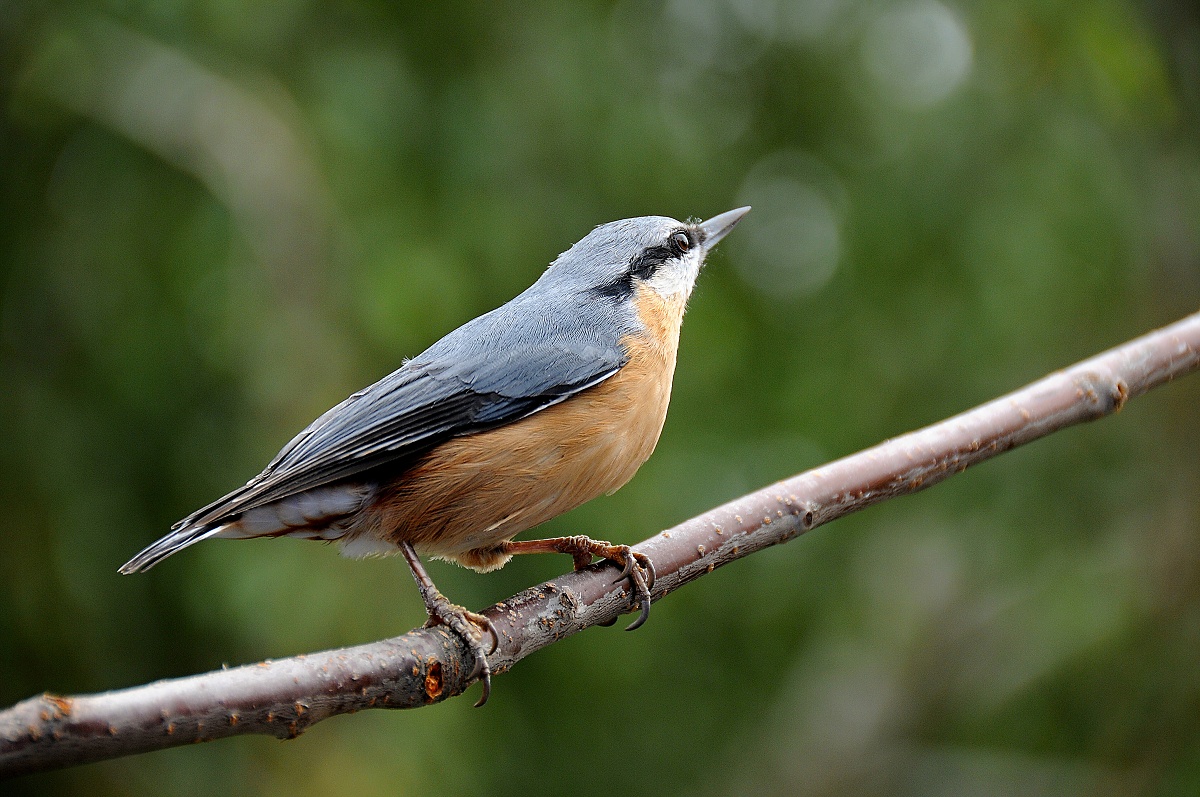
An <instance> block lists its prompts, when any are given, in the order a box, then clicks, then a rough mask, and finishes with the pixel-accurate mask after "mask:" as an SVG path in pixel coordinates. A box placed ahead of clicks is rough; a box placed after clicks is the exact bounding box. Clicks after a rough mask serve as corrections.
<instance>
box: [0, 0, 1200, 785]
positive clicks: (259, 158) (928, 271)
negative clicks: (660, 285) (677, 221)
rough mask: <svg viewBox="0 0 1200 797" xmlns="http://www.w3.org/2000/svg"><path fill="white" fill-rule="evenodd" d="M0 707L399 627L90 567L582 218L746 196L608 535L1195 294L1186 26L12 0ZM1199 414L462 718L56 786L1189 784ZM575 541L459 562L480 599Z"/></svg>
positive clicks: (338, 610) (755, 8)
mask: <svg viewBox="0 0 1200 797" xmlns="http://www.w3.org/2000/svg"><path fill="white" fill-rule="evenodd" d="M0 103H2V104H0V219H2V220H3V223H2V224H0V292H2V293H0V417H2V418H3V422H2V423H0V498H2V499H3V504H4V507H5V511H4V512H3V514H2V516H0V525H2V529H0V551H2V554H0V556H2V559H0V561H2V562H3V578H2V579H0V703H3V704H9V703H12V702H15V701H17V700H20V699H23V698H25V697H28V696H30V695H31V694H34V693H37V692H39V691H42V690H44V689H51V690H55V691H65V692H87V691H96V690H104V689H109V688H116V687H122V686H128V685H133V684H137V683H142V682H146V681H149V680H153V679H157V678H161V677H167V676H176V675H184V674H188V673H192V672H198V671H203V670H208V669H211V668H214V667H218V666H220V665H221V664H222V663H242V662H248V661H254V660H257V659H259V658H262V657H268V656H282V655H289V654H293V653H300V652H304V651H311V650H317V649H322V648H326V647H333V646H339V645H344V644H351V643H358V642H363V641H368V640H372V639H376V638H380V637H384V636H389V635H393V634H395V633H398V632H400V631H403V630H406V629H407V628H409V627H411V626H413V625H416V624H417V623H419V622H420V621H421V620H422V615H421V610H420V602H419V600H418V599H417V596H416V593H415V591H414V590H413V588H412V585H411V583H410V579H409V577H408V575H407V573H406V572H405V570H404V566H403V564H402V563H401V562H400V561H398V560H385V561H371V562H365V563H356V562H348V561H345V560H342V559H341V558H339V557H338V556H336V555H335V554H334V552H333V551H331V550H328V549H325V548H324V547H322V546H318V545H313V544H302V543H298V542H293V541H288V542H261V543H260V542H256V543H237V544H234V543H225V542H218V543H208V544H205V545H202V546H198V547H197V548H194V549H192V550H190V551H188V552H187V553H186V554H185V555H182V556H179V557H178V558H175V559H172V560H170V561H169V562H167V563H165V564H164V565H162V566H160V567H158V568H157V569H155V570H154V571H153V572H151V573H150V574H148V575H144V576H138V577H128V578H126V577H119V576H118V575H117V573H116V567H117V566H118V565H119V564H120V563H122V562H123V561H125V560H126V559H127V558H128V557H129V556H130V555H131V554H132V553H134V552H135V551H137V550H138V549H139V548H140V547H141V546H142V545H144V544H146V543H148V542H149V541H151V540H152V539H154V538H156V537H157V536H159V535H160V534H161V533H163V532H164V530H165V529H166V528H167V527H168V525H169V524H170V523H171V522H173V521H174V520H176V519H177V518H179V517H180V516H182V515H184V514H186V513H187V512H189V511H191V510H192V509H194V508H195V507H197V506H198V505H200V504H203V503H206V502H208V501H209V500H211V499H213V498H214V497H216V496H218V495H220V494H222V493H223V492H225V491H226V490H228V489H230V488H232V487H234V486H236V485H238V484H240V483H241V482H242V481H244V480H245V479H247V478H248V477H249V476H251V475H253V474H254V473H256V472H257V471H258V470H259V468H260V467H261V466H262V465H263V464H265V462H266V461H267V459H268V458H269V457H270V456H271V455H272V454H273V453H274V452H275V451H276V450H277V448H278V447H279V446H280V445H282V444H283V443H284V442H285V441H286V440H287V439H288V438H289V437H290V436H291V435H292V434H293V433H294V432H295V431H297V430H298V429H299V428H300V427H302V426H303V425H304V424H306V423H307V422H308V421H309V420H311V419H312V418H313V417H315V416H316V415H317V414H319V413H320V412H321V411H323V410H324V409H325V408H326V407H328V406H330V405H332V404H333V403H334V402H336V401H338V400H339V399H341V398H342V397H344V396H345V395H346V394H348V393H349V392H351V391H353V390H355V389H357V388H359V387H361V386H363V385H365V384H367V383H369V382H371V381H373V380H375V379H377V378H379V377H380V376H382V375H383V374H385V373H387V372H388V371H390V370H392V369H393V368H395V367H396V366H397V365H398V364H399V362H400V360H401V358H403V357H405V356H411V355H414V354H416V353H417V352H419V351H420V350H421V349H422V348H424V347H425V346H426V345H428V344H429V343H431V342H432V341H434V340H435V339H436V338H437V337H439V336H440V335H441V334H444V333H445V332H446V331H448V330H450V329H451V328H453V327H454V326H456V325H458V324H460V323H462V322H463V321H466V320H467V319H469V318H471V317H473V316H475V315H477V314H479V313H481V312H483V311H485V310H488V309H490V308H492V307H494V306H496V305H498V304H500V303H501V302H503V301H505V300H507V299H508V298H509V297H511V296H512V295H514V294H516V293H517V292H518V291H520V290H521V289H522V288H523V287H524V286H526V285H527V284H528V283H530V282H531V281H532V280H533V279H534V278H535V277H536V276H537V274H538V273H539V272H540V270H541V269H542V268H543V267H544V265H545V264H546V263H547V262H549V261H550V260H551V259H552V258H553V257H554V256H555V255H556V254H557V253H558V252H560V251H562V250H563V249H565V248H566V247H567V246H568V245H569V244H570V243H572V242H573V241H575V240H577V239H578V238H580V237H581V236H582V235H583V234H584V233H585V232H586V231H587V230H588V229H590V228H591V227H592V226H593V225H595V224H598V223H600V222H603V221H607V220H610V219H614V218H622V217H626V216H634V215H642V214H668V215H673V216H676V217H680V218H682V217H687V216H693V215H694V216H701V217H707V216H711V215H713V214H715V213H718V212H720V211H724V210H727V209H729V208H731V207H735V206H737V205H741V204H751V205H753V206H754V208H755V209H754V212H753V213H752V214H751V215H750V216H749V217H748V218H747V219H746V221H745V222H744V223H743V225H742V226H741V227H739V229H738V231H737V232H736V234H734V235H732V236H731V237H730V238H729V239H728V241H727V243H725V244H723V245H722V247H721V251H720V252H719V253H718V254H717V255H716V256H715V257H714V258H713V259H712V260H711V261H710V266H709V267H708V268H707V269H706V271H705V273H704V274H703V275H702V279H701V281H700V284H699V287H698V289H697V292H696V294H695V296H694V299H693V302H692V307H691V309H690V312H689V316H688V320H687V323H686V324H685V326H684V335H683V343H682V350H681V356H680V363H679V370H678V374H677V379H676V387H675V397H674V401H673V405H672V409H671V415H670V417H669V419H668V423H667V428H666V431H665V433H664V435H663V439H662V442H661V444H660V446H659V450H658V452H657V454H656V455H655V456H654V457H653V458H652V460H651V461H650V463H648V464H647V465H646V466H645V468H643V470H642V472H641V473H640V474H639V476H638V477H637V479H635V480H634V482H633V483H631V484H630V485H629V486H628V487H626V488H625V489H624V490H622V491H621V492H620V493H618V494H617V495H615V496H613V497H610V498H605V499H602V500H598V501H595V502H593V503H592V504H590V505H588V506H585V507H583V508H581V509H579V510H577V511H576V512H574V513H572V514H570V515H568V516H565V517H563V518H560V519H558V520H556V521H554V522H553V523H551V524H548V525H547V526H546V527H545V529H544V530H545V531H546V532H547V533H571V532H587V533H591V534H594V535H596V536H602V537H611V538H615V539H619V540H625V541H634V540H637V539H641V538H643V537H646V536H649V535H650V534H652V533H654V532H655V531H656V530H658V529H660V528H664V527H666V526H669V525H671V524H673V523H675V522H678V521H680V520H682V519H685V518H687V517H689V516H691V515H692V514H694V513H697V512H699V511H702V510H704V509H707V508H709V507H710V506H713V505H715V504H717V503H718V502H721V501H723V500H725V499H728V498H732V497H734V496H736V495H739V494H741V493H743V492H744V491H746V490H748V489H751V488H754V487H757V486H760V485H763V484H765V483H767V482H769V481H771V480H774V479H777V478H780V477H783V476H786V475H790V474H792V473H795V472H798V471H800V470H802V469H804V468H807V467H810V466H813V465H816V464H819V463H820V462H822V461H824V460H826V459H829V458H832V457H836V456H840V455H842V454H846V453H849V452H851V451H854V450H857V449H858V448H861V447H864V446H867V445H870V444H872V443H875V442H877V441H879V440H881V439H883V438H886V437H889V436H893V435H896V434H898V433H901V432H903V431H906V430H908V429H910V428H914V427H917V426H921V425H924V424H926V423H929V422H932V421H935V420H938V419H940V418H942V417H944V416H946V415H949V414H951V413H953V412H956V411H958V410H961V409H965V408H967V407H969V406H972V405H974V404H976V403H978V402H981V401H983V400H986V399H989V398H992V397H993V396H995V395H998V394H1000V393H1002V392H1004V391H1006V390H1008V389H1012V388H1014V387H1016V386H1019V385H1020V384H1023V383H1025V382H1027V381H1029V380H1031V379H1034V378H1036V377H1038V376H1041V375H1042V374H1043V373H1045V372H1047V371H1050V370H1053V369H1054V368H1056V367H1059V366H1062V365H1066V364H1068V363H1070V362H1072V361H1074V360H1076V359H1079V358H1081V357H1084V356H1087V355H1090V354H1092V353H1094V352H1096V351H1099V350H1101V349H1103V348H1106V347H1108V346H1110V345H1113V344H1116V343H1119V342H1121V341H1122V340H1124V339H1127V338H1130V337H1133V336H1134V335H1136V334H1138V333H1141V332H1143V331H1145V330H1147V329H1149V328H1152V327H1154V326H1158V325H1161V324H1163V323H1167V322H1169V321H1171V320H1174V319H1175V318H1176V317H1179V316H1181V315H1183V314H1185V313H1188V312H1191V311H1193V310H1195V309H1196V307H1197V305H1198V304H1200V143H1198V142H1200V16H1198V12H1197V10H1196V7H1195V6H1194V5H1192V4H1189V3H1185V2H1172V1H1171V0H1154V1H1153V2H1144V3H1134V2H1122V1H1121V0H1094V2H1089V3H1084V4H1080V3H1070V2H1062V0H1024V1H1023V2H1015V1H1008V2H1005V1H1002V0H989V1H988V2H976V1H975V0H896V2H885V1H884V0H802V1H798V2H782V1H781V0H777V1H775V2H772V0H671V2H665V3H664V2H646V3H643V2H634V1H633V0H625V1H623V2H617V3H610V2H592V3H584V4H576V5H570V6H568V5H565V4H558V3H552V2H524V3H504V2H501V3H483V2H475V3H471V2H458V3H449V4H442V5H439V4H385V3H371V2H355V3H322V2H316V0H284V1H281V2H275V3H244V2H233V1H232V0H205V1H197V2H168V1H167V0H145V1H144V2H134V1H133V0H127V1H124V2H123V1H122V0H76V1H75V2H63V3H53V4H51V3H33V2H23V1H22V0H16V1H14V0H8V1H7V2H0ZM1198 397H1200V384H1197V383H1194V382H1193V381H1184V382H1182V383H1180V384H1178V385H1172V386H1168V387H1167V388H1165V389H1163V390H1160V391H1158V392H1156V393H1155V394H1153V395H1151V396H1149V397H1147V398H1145V399H1141V400H1139V401H1137V402H1135V403H1134V404H1132V405H1131V406H1130V407H1129V408H1127V409H1126V410H1125V411H1124V412H1123V413H1121V415H1120V416H1118V417H1116V418H1113V419H1109V420H1106V421H1103V422H1101V423H1099V424H1096V425H1094V426H1089V427H1087V428H1081V429H1075V430H1071V431H1068V432H1065V433H1062V434H1058V435H1055V436H1054V437H1052V438H1051V439H1049V440H1045V441H1042V442H1040V443H1038V444H1036V445H1033V446H1030V447H1028V448H1025V449H1022V450H1019V451H1017V452H1014V453H1012V454H1009V455H1007V456H1005V457H1003V458H1002V459H1001V460H999V461H996V462H993V463H989V464H987V465H985V466H983V467H981V468H979V469H978V470H974V471H972V472H970V473H969V474H966V475H965V476H962V477H959V478H957V479H954V480H952V481H951V482H950V483H947V484H945V485H943V486H940V487H938V488H937V489H936V490H933V491H931V492H929V493H925V494H922V495H920V496H918V497H914V498H911V499H906V500H902V501H896V502H890V503H888V504H886V505H884V506H881V507H877V508H874V509H872V510H870V511H868V512H866V513H864V514H863V515H861V516H857V517H854V518H850V519H848V520H845V521H842V522H839V523H837V524H836V525H834V526H831V527H829V528H825V529H822V530H820V531H819V532H817V533H814V534H813V535H811V536H809V537H806V538H804V539H802V540H800V541H799V542H797V543H794V544H792V545H789V546H786V547H784V548H779V549H775V550H772V551H768V552H764V553H762V554H760V555H757V556H754V557H752V558H751V559H750V560H747V561H742V562H738V563H736V564H735V565H733V566H731V567H728V568H726V569H724V570H722V571H719V572H717V573H715V574H713V575H712V576H711V577H709V578H706V579H703V580H702V582H700V583H697V584H695V585H693V586H691V587H689V588H688V589H687V590H685V591H683V592H681V593H679V594H677V595H674V596H672V597H671V598H670V599H669V600H667V601H664V602H663V603H662V604H660V605H657V606H656V607H655V610H654V612H653V614H652V615H651V621H650V623H649V624H648V625H647V626H646V627H645V628H644V629H643V630H641V631H639V632H637V633H635V634H622V633H619V632H617V631H615V630H605V629H594V630H592V631H590V632H588V633H586V634H583V635H580V636H578V637H575V638H572V639H570V640H567V641H565V642H563V643H562V644H558V645H556V646H554V648H553V649H551V650H549V651H546V652H543V653H541V654H539V655H537V656H536V657H534V658H533V659H531V660H529V661H527V662H525V663H523V664H522V665H521V666H520V667H518V668H517V669H516V670H515V671H513V672H512V673H510V674H508V675H505V676H504V677H503V678H501V679H500V680H499V681H498V682H497V683H496V690H495V693H494V695H493V697H492V700H491V703H490V704H489V705H488V707H487V708H486V709H485V710H480V711H476V710H473V709H472V708H471V707H470V702H471V701H470V700H457V701H453V702H451V703H450V704H447V705H441V706H438V707H434V708H429V709H424V710H421V711H415V712H407V713H399V714H393V713H384V712H370V713H367V714H362V715H357V716H354V717H349V718H339V719H336V720H332V721H330V722H328V723H325V724H322V725H320V726H318V727H316V728H314V729H313V730H312V731H310V732H309V733H308V734H306V735H305V736H304V737H302V738H300V739H299V740H297V741H294V742H290V743H286V744H281V743H279V742H277V741H275V740H273V739H259V738H254V739H251V738H243V739H237V740H230V741H224V742H218V743H215V744H210V745H203V746H199V747H194V748H187V749H179V750H173V751H168V752H163V753H157V754H153V755H147V756H141V757H137V758H132V759H126V760H121V761H115V762H109V763H103V764H97V765H91V766H87V767H82V768H78V769H75V770H70V771H65V772H60V773H52V774H47V775H40V776H36V777H29V778H25V779H23V780H20V781H17V782H16V783H14V784H12V785H13V786H15V791H12V792H8V793H28V794H60V793H61V794H67V793H87V794H89V795H108V794H114V795H115V794H134V793H137V794H143V793H153V794H162V795H201V794H214V793H222V792H230V793H250V794H265V795H269V794H289V795H306V794H341V793H353V794H360V795H372V794H409V793H429V792H430V791H432V790H435V789H436V790H442V789H448V790H455V791H457V790H464V791H471V792H487V793H490V794H497V795H504V794H513V795H524V794H529V793H535V792H536V793H544V792H546V791H549V790H553V791H569V792H573V793H580V794H608V793H612V792H613V791H622V792H630V793H654V794H665V793H677V792H686V793H699V794H714V795H715V794H741V793H746V792H747V791H748V790H750V789H751V788H754V789H760V790H762V791H764V792H766V793H789V794H847V793H852V794H900V795H904V794H914V795H915V794H925V795H928V794H933V795H937V794H947V795H949V794H1018V793H1019V794H1025V795H1029V794H1055V795H1072V794H1080V795H1098V794H1122V795H1128V794H1176V793H1179V794H1194V793H1196V792H1197V791H1198V790H1200V678H1198V677H1197V673H1198V672H1200V579H1198V578H1197V568H1198V566H1200V535H1198V534H1197V532H1198V531H1200V500H1198V497H1200V467H1198V466H1197V459H1196V452H1197V450H1198V449H1200V423H1198V421H1197V413H1196V411H1195V410H1196V406H1197V401H1198ZM567 566H568V562H567V561H566V559H565V557H562V558H555V557H547V558H533V559H524V560H521V561H518V562H517V563H514V564H512V565H510V566H509V567H508V568H506V569H505V570H503V571H501V572H499V573H495V574H491V575H488V576H477V575H474V574H471V573H468V572H466V571H462V570H458V569H455V568H452V567H450V566H441V565H438V564H434V565H433V575H434V578H435V580H436V581H437V582H438V584H439V585H440V586H441V588H442V589H443V591H445V592H447V593H448V594H449V595H451V596H452V597H454V598H456V599H457V600H459V601H461V602H464V603H466V604H467V605H469V606H475V607H478V606H484V605H487V604H489V603H491V602H493V601H496V600H499V599H501V598H504V597H506V596H508V595H509V594H511V593H513V592H515V591H517V590H518V589H520V588H522V587H524V586H527V585H529V584H531V583H535V582H536V581H538V580H541V579H544V578H548V577H551V576H553V575H556V574H557V573H559V572H562V571H563V570H564V569H566V567H567Z"/></svg>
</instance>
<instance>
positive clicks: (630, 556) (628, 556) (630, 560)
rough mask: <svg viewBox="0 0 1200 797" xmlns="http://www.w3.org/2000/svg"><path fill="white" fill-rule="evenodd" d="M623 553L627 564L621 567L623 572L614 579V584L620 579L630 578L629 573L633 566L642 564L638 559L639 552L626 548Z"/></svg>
mask: <svg viewBox="0 0 1200 797" xmlns="http://www.w3.org/2000/svg"><path fill="white" fill-rule="evenodd" d="M621 553H623V554H624V557H625V565H624V567H622V568H621V574H620V575H619V576H617V577H616V578H614V579H613V583H614V584H616V583H617V582H618V581H624V580H625V579H627V578H629V574H630V573H632V572H633V568H634V567H635V566H636V565H638V564H641V563H640V562H638V561H637V554H635V553H633V552H632V551H629V550H625V551H622V552H621Z"/></svg>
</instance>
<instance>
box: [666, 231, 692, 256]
mask: <svg viewBox="0 0 1200 797" xmlns="http://www.w3.org/2000/svg"><path fill="white" fill-rule="evenodd" d="M671 242H672V243H673V244H675V248H676V249H678V250H679V251H680V252H686V251H687V250H688V249H691V248H692V241H691V239H690V238H688V237H687V233H686V232H683V231H682V230H681V231H679V232H677V233H675V234H674V235H672V236H671Z"/></svg>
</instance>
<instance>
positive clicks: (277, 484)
mask: <svg viewBox="0 0 1200 797" xmlns="http://www.w3.org/2000/svg"><path fill="white" fill-rule="evenodd" d="M504 309H505V308H501V310H504ZM543 320H544V321H549V320H550V319H549V318H547V319H535V323H533V324H532V325H531V324H529V323H528V320H527V319H526V320H525V321H526V323H523V324H522V325H521V326H519V327H518V326H514V324H513V323H512V322H513V318H512V315H511V313H510V314H505V313H502V312H500V311H493V312H492V313H488V314H487V315H484V316H480V317H479V318H477V319H475V320H474V321H472V322H470V323H469V324H467V325H465V326H463V327H460V328H459V329H457V330H455V331H454V332H452V333H450V334H449V335H447V336H446V337H445V338H443V339H442V340H440V341H438V342H437V343H435V344H434V345H433V346H431V347H430V348H429V349H428V350H427V351H425V352H424V353H423V354H421V355H420V356H418V357H416V358H414V359H412V360H410V361H409V362H407V363H405V364H404V366H403V367H401V368H400V369H399V370H397V371H395V372H393V373H392V374H390V375H388V376H386V377H384V378H383V379H381V380H380V381H378V382H376V383H375V384H373V385H371V386H370V387H368V388H366V389H364V390H361V391H359V392H358V393H355V394H354V395H353V396H350V397H349V398H348V399H346V400H345V401H343V402H342V403H340V404H338V405H337V406H336V407H334V408H333V409H331V410H329V411H328V412H326V413H325V414H324V415H322V416H321V417H320V418H318V419H317V420H316V421H314V422H313V423H312V424H311V425H309V426H308V428H306V429H305V430H304V431H302V432H301V433H300V434H298V435H297V436H296V437H295V438H293V439H292V441H291V442H289V443H288V444H287V445H286V446H284V448H283V450H281V451H280V452H279V454H278V455H276V457H275V459H274V460H272V461H271V463H270V464H269V465H268V466H267V468H266V469H265V470H264V471H263V472H262V473H261V474H259V475H258V476H256V477H255V478H254V479H252V480H251V481H250V482H249V483H247V484H246V485H245V486H244V487H242V488H240V489H238V490H235V491H234V492H232V493H230V494H229V495H227V496H225V497H224V498H222V499H220V500H219V501H216V502H214V503H213V504H210V505H209V506H206V507H204V508H203V509H200V510H199V511H197V512H195V513H194V514H192V515H191V516H189V517H187V518H185V519H184V520H182V521H180V522H179V523H178V524H176V528H181V527H190V526H202V525H212V524H215V523H218V522H223V521H224V520H226V519H228V518H231V517H233V516H235V515H237V514H238V513H241V512H245V511H246V510H249V509H252V508H254V507H257V506H262V505H264V504H268V503H271V502H272V501H277V500H279V499H281V498H285V497H287V496H289V495H295V494H296V493H299V492H302V491H304V490H308V489H311V488H313V487H318V486H321V485H325V484H331V483H333V482H337V481H341V480H344V479H349V478H352V477H354V476H358V475H362V474H365V473H367V472H368V471H372V470H376V469H379V468H384V467H387V466H399V467H402V466H403V465H404V464H405V463H406V462H409V461H411V460H412V459H414V458H415V457H416V456H419V455H420V454H422V453H424V452H426V451H428V450H430V449H431V448H433V447H434V446H436V445H437V444H439V443H441V442H443V441H445V440H447V439H449V438H451V437H455V436H458V435H463V434H470V433H473V432H478V431H482V430H485V429H488V428H492V427H495V426H498V425H501V424H504V423H509V422H512V421H515V420H519V419H521V418H523V417H525V416H527V415H531V414H533V413H535V412H537V411H539V410H542V409H545V408H546V407H549V406H552V405H554V404H557V403H558V402H560V401H563V400H564V399H566V398H569V397H570V396H572V395H574V394H575V393H578V392H579V391H581V390H586V389H587V388H589V387H591V386H593V385H595V384H598V383H599V382H602V381H604V380H605V379H607V378H608V377H610V376H612V375H613V374H614V373H616V372H617V371H618V370H620V368H621V366H622V365H624V363H625V351H624V348H623V347H622V346H621V345H620V343H619V339H618V337H617V336H616V335H615V334H611V332H612V331H611V330H610V334H608V335H607V336H603V335H598V334H596V333H595V331H594V327H593V331H592V332H591V333H590V334H589V333H581V334H578V335H574V334H563V327H562V325H561V321H562V319H561V318H560V319H555V323H538V322H541V321H543ZM531 326H532V330H533V331H531ZM538 330H547V331H546V332H545V333H539V332H538ZM549 330H554V331H555V333H556V334H550V332H549Z"/></svg>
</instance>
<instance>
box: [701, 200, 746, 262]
mask: <svg viewBox="0 0 1200 797" xmlns="http://www.w3.org/2000/svg"><path fill="white" fill-rule="evenodd" d="M749 212H750V207H749V205H747V206H746V207H744V208H738V209H737V210H727V211H725V212H724V213H722V214H721V215H719V216H713V217H712V218H711V219H709V220H708V221H702V222H700V229H702V230H704V241H702V242H701V245H702V246H703V247H704V249H705V251H708V250H709V249H712V248H713V247H714V246H716V245H717V241H719V240H721V239H722V238H724V237H725V236H726V235H728V234H729V231H730V230H732V229H733V227H734V225H735V224H737V223H738V222H739V221H741V220H742V216H745V215H746V214H747V213H749Z"/></svg>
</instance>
